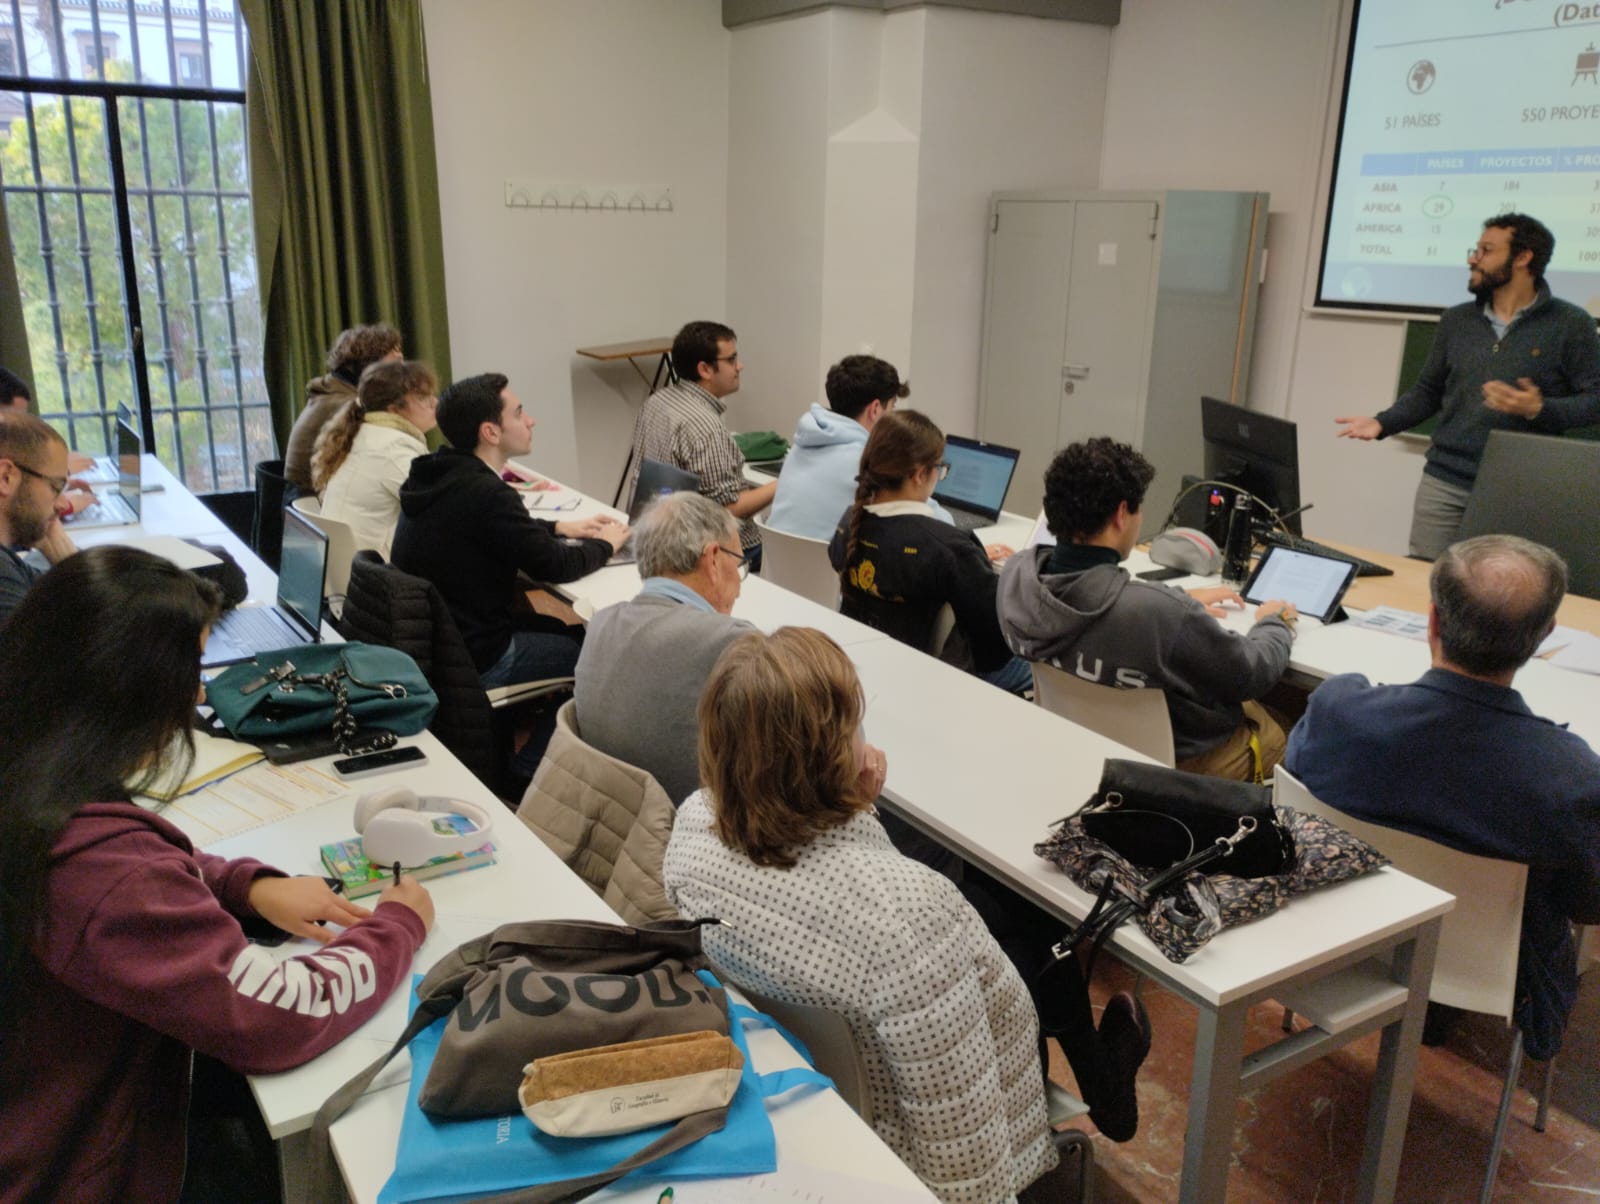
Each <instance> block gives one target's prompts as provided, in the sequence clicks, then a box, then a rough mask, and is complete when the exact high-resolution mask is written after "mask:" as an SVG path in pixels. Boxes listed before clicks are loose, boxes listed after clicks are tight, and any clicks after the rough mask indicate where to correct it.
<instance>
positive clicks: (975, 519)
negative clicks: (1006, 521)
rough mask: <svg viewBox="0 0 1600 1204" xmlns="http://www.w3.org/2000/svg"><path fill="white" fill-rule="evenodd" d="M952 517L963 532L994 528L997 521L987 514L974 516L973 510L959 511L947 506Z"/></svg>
mask: <svg viewBox="0 0 1600 1204" xmlns="http://www.w3.org/2000/svg"><path fill="white" fill-rule="evenodd" d="M945 509H946V510H947V511H949V512H950V517H951V518H953V519H955V521H956V526H957V528H959V529H960V530H962V531H976V530H977V529H978V528H979V527H992V526H994V524H995V520H994V519H992V518H990V517H989V516H988V515H987V514H974V513H973V512H972V511H971V510H957V509H956V508H955V507H953V506H948V505H947V506H946V507H945Z"/></svg>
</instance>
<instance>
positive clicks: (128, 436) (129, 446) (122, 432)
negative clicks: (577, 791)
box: [117, 405, 144, 522]
mask: <svg viewBox="0 0 1600 1204" xmlns="http://www.w3.org/2000/svg"><path fill="white" fill-rule="evenodd" d="M143 457H144V436H143V435H142V434H141V433H140V431H139V423H138V420H137V419H135V418H134V416H133V412H132V411H131V410H129V409H128V407H127V406H125V405H118V406H117V492H118V493H120V494H121V495H122V500H123V501H125V502H127V503H128V508H129V509H130V510H132V511H133V519H134V521H135V522H138V521H139V513H140V507H141V506H142V505H143V502H144V493H143V488H144V481H143V471H144V459H143Z"/></svg>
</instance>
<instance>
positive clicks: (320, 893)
mask: <svg viewBox="0 0 1600 1204" xmlns="http://www.w3.org/2000/svg"><path fill="white" fill-rule="evenodd" d="M249 899H250V906H251V907H253V908H255V912H256V914H257V915H258V916H260V917H261V918H262V919H263V920H265V921H267V923H269V924H271V925H272V926H273V927H275V928H281V929H283V931H285V932H287V933H288V934H289V935H290V936H303V937H307V938H309V939H311V940H313V941H316V942H317V943H318V944H322V945H326V944H327V943H328V942H329V941H331V940H332V939H333V938H334V937H336V936H338V935H339V934H338V933H337V932H335V931H334V930H333V929H331V928H325V927H323V924H321V923H319V922H318V921H325V922H327V923H330V924H337V925H339V926H340V927H341V928H348V927H350V925H352V924H359V923H360V922H361V921H362V920H364V919H366V918H367V917H368V916H370V915H371V914H372V913H371V912H370V911H368V910H367V909H366V908H365V907H362V906H361V905H360V904H359V903H352V902H350V900H349V899H346V898H345V897H344V896H343V895H336V894H334V893H333V891H331V890H330V889H328V884H327V883H326V882H324V881H323V880H322V879H321V878H257V879H256V880H255V881H254V882H252V883H251V884H250V894H249Z"/></svg>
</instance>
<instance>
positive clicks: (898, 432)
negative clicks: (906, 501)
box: [839, 410, 944, 588]
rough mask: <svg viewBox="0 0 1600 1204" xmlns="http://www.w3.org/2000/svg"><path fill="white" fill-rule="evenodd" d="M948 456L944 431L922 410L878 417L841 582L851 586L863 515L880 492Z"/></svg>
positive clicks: (848, 531) (853, 509)
mask: <svg viewBox="0 0 1600 1204" xmlns="http://www.w3.org/2000/svg"><path fill="white" fill-rule="evenodd" d="M942 459H944V432H943V431H941V430H940V429H939V427H938V426H937V425H936V424H935V423H934V421H933V419H931V418H929V417H928V416H927V415H926V414H923V413H921V412H920V411H918V410H891V411H890V412H889V413H887V414H885V415H884V416H883V417H882V418H880V419H879V420H878V424H877V425H876V426H875V427H873V428H872V433H871V434H870V435H868V436H867V446H866V447H865V448H863V449H862V451H861V469H860V471H859V472H857V473H856V497H855V501H854V502H852V503H851V505H850V510H849V512H848V513H847V514H846V515H845V545H844V567H843V568H841V569H840V570H839V581H840V583H841V584H842V585H843V586H845V587H846V588H849V585H850V566H851V565H852V564H853V563H854V562H855V558H856V548H857V547H858V546H859V545H860V542H861V516H862V514H863V513H864V512H865V511H866V508H867V507H868V506H870V505H872V503H873V501H874V500H875V499H876V498H877V496H878V494H879V493H880V492H881V491H883V490H886V489H890V490H892V489H899V488H900V487H901V486H902V485H904V484H905V481H906V478H907V477H909V476H911V474H912V473H914V472H916V471H917V470H918V469H920V468H935V467H937V466H938V464H939V462H940V461H941V460H942Z"/></svg>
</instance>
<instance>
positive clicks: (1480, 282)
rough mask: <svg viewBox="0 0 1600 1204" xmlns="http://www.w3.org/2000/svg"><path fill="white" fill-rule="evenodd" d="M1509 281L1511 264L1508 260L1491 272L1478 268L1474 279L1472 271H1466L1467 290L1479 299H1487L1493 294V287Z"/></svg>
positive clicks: (1495, 287)
mask: <svg viewBox="0 0 1600 1204" xmlns="http://www.w3.org/2000/svg"><path fill="white" fill-rule="evenodd" d="M1510 283H1511V264H1510V263H1509V262H1507V263H1503V264H1501V265H1500V267H1499V269H1498V270H1496V271H1492V272H1486V271H1484V270H1483V269H1482V268H1479V269H1478V270H1477V273H1476V279H1474V273H1472V272H1468V273H1467V291H1468V292H1469V293H1471V294H1472V295H1473V296H1474V297H1476V298H1477V299H1478V300H1479V301H1487V300H1489V298H1490V297H1492V296H1494V290H1495V289H1497V288H1499V287H1500V286H1501V285H1502V284H1510Z"/></svg>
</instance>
